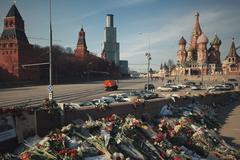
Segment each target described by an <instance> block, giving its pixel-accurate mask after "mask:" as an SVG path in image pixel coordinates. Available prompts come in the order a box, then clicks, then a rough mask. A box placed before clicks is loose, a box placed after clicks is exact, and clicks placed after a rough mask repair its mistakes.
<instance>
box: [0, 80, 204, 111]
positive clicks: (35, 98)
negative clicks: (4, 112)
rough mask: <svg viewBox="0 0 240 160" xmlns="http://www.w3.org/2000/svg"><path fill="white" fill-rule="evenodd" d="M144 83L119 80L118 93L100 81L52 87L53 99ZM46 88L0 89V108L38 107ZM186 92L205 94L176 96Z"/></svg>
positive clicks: (99, 94)
mask: <svg viewBox="0 0 240 160" xmlns="http://www.w3.org/2000/svg"><path fill="white" fill-rule="evenodd" d="M165 82H166V80H165ZM146 83H147V79H146V78H142V79H128V80H119V89H118V91H114V92H106V91H105V90H104V87H103V82H102V81H95V82H86V83H79V84H64V85H54V99H55V100H56V101H57V102H80V101H88V100H92V99H96V98H100V97H102V96H105V95H108V94H110V93H119V92H126V91H130V90H142V89H143V88H144V84H146ZM150 83H152V84H154V85H155V86H156V87H158V86H161V85H162V84H163V82H162V81H161V80H153V81H151V80H150ZM47 88H48V86H47V85H41V86H28V87H18V88H4V89H0V107H14V106H22V105H27V106H36V105H39V104H41V103H42V101H43V100H44V99H45V98H46V97H48V89H47ZM186 92H191V94H195V93H200V92H201V93H202V92H205V90H203V91H189V90H188V89H185V90H181V91H178V92H177V94H185V93H186ZM161 94H162V95H163V96H166V95H169V94H171V93H169V92H166V93H160V95H161Z"/></svg>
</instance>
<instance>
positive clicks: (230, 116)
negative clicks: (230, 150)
mask: <svg viewBox="0 0 240 160" xmlns="http://www.w3.org/2000/svg"><path fill="white" fill-rule="evenodd" d="M229 101H230V100H229ZM239 106H240V101H238V100H237V102H234V103H230V102H229V103H226V104H224V105H220V106H217V119H218V120H219V122H220V129H219V133H220V135H221V136H222V137H223V139H224V140H225V141H226V142H227V143H229V144H231V145H232V146H234V147H236V148H238V149H240V134H238V131H237V132H236V130H238V129H240V126H239V118H240V112H239V111H240V110H236V109H237V107H239ZM235 127H237V128H235ZM234 129H235V130H234ZM239 133H240V131H239ZM236 141H237V143H236Z"/></svg>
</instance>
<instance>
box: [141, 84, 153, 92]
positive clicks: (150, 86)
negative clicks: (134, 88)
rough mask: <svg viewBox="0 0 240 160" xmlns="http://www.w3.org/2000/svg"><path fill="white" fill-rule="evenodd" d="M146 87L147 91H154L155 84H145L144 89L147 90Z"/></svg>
mask: <svg viewBox="0 0 240 160" xmlns="http://www.w3.org/2000/svg"><path fill="white" fill-rule="evenodd" d="M147 89H148V91H152V92H154V91H155V86H154V85H153V84H145V86H144V90H145V91H147Z"/></svg>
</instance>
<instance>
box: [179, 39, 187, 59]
mask: <svg viewBox="0 0 240 160" xmlns="http://www.w3.org/2000/svg"><path fill="white" fill-rule="evenodd" d="M186 43H187V42H186V40H185V39H184V37H181V39H180V40H179V43H178V44H179V49H178V52H177V61H178V62H179V63H180V64H184V63H185V62H186V59H187V51H186Z"/></svg>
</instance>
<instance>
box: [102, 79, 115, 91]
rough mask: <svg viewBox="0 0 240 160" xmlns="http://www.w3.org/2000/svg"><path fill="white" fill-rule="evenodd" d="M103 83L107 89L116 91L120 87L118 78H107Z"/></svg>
mask: <svg viewBox="0 0 240 160" xmlns="http://www.w3.org/2000/svg"><path fill="white" fill-rule="evenodd" d="M103 84H104V87H105V90H106V91H114V90H117V89H118V85H117V81H116V80H105V81H104V82H103Z"/></svg>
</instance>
